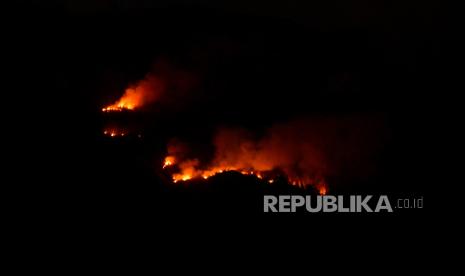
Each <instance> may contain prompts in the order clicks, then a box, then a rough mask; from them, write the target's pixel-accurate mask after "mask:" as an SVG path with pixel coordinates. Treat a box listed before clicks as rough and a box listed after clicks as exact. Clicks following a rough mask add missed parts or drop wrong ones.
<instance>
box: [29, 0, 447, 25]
mask: <svg viewBox="0 0 465 276" xmlns="http://www.w3.org/2000/svg"><path fill="white" fill-rule="evenodd" d="M36 2H37V3H36V4H35V5H39V6H43V7H50V6H55V7H60V8H61V9H64V10H66V11H68V12H71V13H78V14H83V13H84V14H86V13H94V12H106V11H127V10H139V9H147V8H157V7H160V6H167V5H168V6H181V7H191V6H194V7H200V8H207V9H213V10H222V11H227V12H232V13H237V12H239V13H244V14H248V15H259V16H270V17H279V18H287V19H291V20H293V21H296V22H300V23H303V24H305V25H310V26H313V27H314V26H320V27H321V28H325V29H326V28H329V29H331V28H350V27H360V26H361V27H374V26H378V27H382V28H388V29H390V28H415V29H417V28H431V27H433V26H434V25H438V24H445V23H446V22H445V19H447V17H445V16H444V17H443V14H444V8H445V7H444V4H441V3H440V1H419V0H413V1H411V0H408V1H381V0H376V1H369V0H351V1H343V0H329V1H321V0H319V1H302V0H274V1H267V0H253V1H250V0H223V1H211V0H184V1H183V0H171V1H153V0H143V1H140V0H139V1H129V0H99V1H95V0H67V1H49V2H45V3H44V1H36ZM441 17H442V18H441Z"/></svg>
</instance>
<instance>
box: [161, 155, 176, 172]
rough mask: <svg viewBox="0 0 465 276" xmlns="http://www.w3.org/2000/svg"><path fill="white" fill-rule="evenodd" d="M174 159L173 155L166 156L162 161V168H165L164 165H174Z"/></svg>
mask: <svg viewBox="0 0 465 276" xmlns="http://www.w3.org/2000/svg"><path fill="white" fill-rule="evenodd" d="M175 161H176V160H175V158H174V156H167V157H166V158H165V161H164V162H163V169H164V168H166V167H169V166H171V165H174V163H175Z"/></svg>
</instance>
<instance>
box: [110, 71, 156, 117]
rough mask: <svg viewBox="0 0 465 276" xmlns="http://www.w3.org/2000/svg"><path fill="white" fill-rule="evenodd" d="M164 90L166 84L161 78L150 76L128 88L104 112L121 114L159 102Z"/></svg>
mask: <svg viewBox="0 0 465 276" xmlns="http://www.w3.org/2000/svg"><path fill="white" fill-rule="evenodd" d="M164 90H165V84H164V82H163V81H162V80H161V79H160V78H158V77H156V76H154V75H151V74H149V75H147V76H146V77H145V79H143V80H140V81H139V82H137V84H135V85H133V86H131V87H129V88H127V89H126V90H125V91H124V94H123V96H122V97H121V98H120V99H119V100H118V101H116V102H115V103H114V104H112V105H109V106H107V107H105V108H102V112H113V111H115V112H120V111H124V110H134V109H136V108H140V107H141V106H143V105H146V104H150V103H152V102H154V101H155V100H157V99H158V98H159V97H160V95H161V93H162V92H163V91H164Z"/></svg>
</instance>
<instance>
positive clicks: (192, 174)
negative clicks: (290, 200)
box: [163, 156, 328, 195]
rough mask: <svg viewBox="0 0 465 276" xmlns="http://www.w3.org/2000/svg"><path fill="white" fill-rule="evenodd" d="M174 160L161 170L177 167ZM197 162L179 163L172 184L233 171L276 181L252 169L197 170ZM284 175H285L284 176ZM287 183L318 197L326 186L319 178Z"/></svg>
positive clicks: (169, 159) (293, 179)
mask: <svg viewBox="0 0 465 276" xmlns="http://www.w3.org/2000/svg"><path fill="white" fill-rule="evenodd" d="M176 161H177V160H176V159H175V157H174V156H167V157H166V158H165V159H164V162H163V169H165V168H167V167H169V166H173V165H177V164H176ZM198 165H199V162H198V160H196V159H195V160H187V161H184V162H180V163H179V165H178V166H177V169H179V173H175V174H173V175H172V176H171V177H172V179H173V182H174V183H177V182H179V181H188V180H191V179H196V178H197V179H200V178H202V179H208V178H210V177H212V176H214V175H217V174H221V173H223V172H229V171H235V172H238V173H241V174H243V175H246V176H254V177H256V178H257V179H259V180H263V181H266V182H268V183H270V184H272V183H274V182H275V181H276V177H277V175H276V172H274V173H273V172H272V171H258V170H252V169H238V168H236V167H212V168H209V169H206V170H202V169H198ZM284 175H285V174H284ZM287 181H288V182H289V184H291V185H293V186H297V187H300V188H306V187H307V186H313V187H315V188H316V189H317V190H318V192H319V194H320V195H326V194H327V192H328V190H327V185H326V183H325V182H324V180H323V179H322V178H321V177H317V176H315V177H306V178H298V177H289V176H288V177H287Z"/></svg>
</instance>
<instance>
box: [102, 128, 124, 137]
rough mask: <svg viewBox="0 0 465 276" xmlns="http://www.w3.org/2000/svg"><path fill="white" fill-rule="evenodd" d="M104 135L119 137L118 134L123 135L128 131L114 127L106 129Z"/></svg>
mask: <svg viewBox="0 0 465 276" xmlns="http://www.w3.org/2000/svg"><path fill="white" fill-rule="evenodd" d="M103 135H105V136H109V137H113V138H115V137H118V136H120V137H123V136H125V135H126V132H125V131H123V130H120V129H116V128H112V129H105V130H104V131H103Z"/></svg>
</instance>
